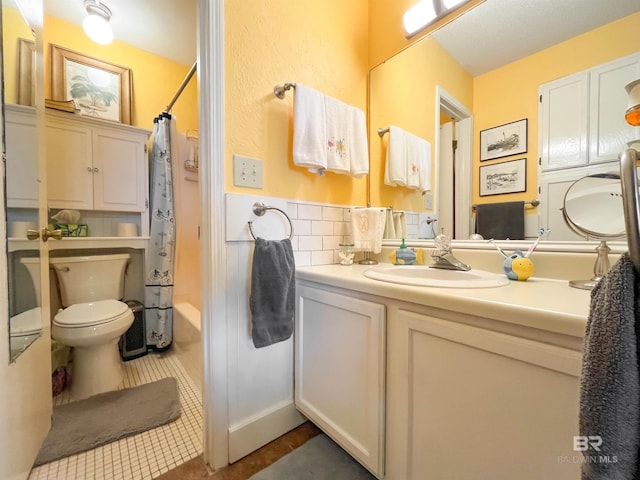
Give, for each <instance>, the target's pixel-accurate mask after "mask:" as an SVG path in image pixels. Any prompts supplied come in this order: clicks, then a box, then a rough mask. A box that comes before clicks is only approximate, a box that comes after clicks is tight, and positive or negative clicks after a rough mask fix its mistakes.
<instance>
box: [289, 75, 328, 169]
mask: <svg viewBox="0 0 640 480" xmlns="http://www.w3.org/2000/svg"><path fill="white" fill-rule="evenodd" d="M326 127H327V124H326V112H325V96H324V95H323V94H322V93H320V92H318V91H316V90H314V89H312V88H309V87H307V86H305V85H302V84H300V83H298V84H296V93H295V102H294V105H293V163H295V164H296V165H298V166H301V167H306V168H308V169H309V171H310V172H312V173H317V174H319V175H324V171H325V169H326V168H327V152H326V150H325V142H326V138H327V133H326Z"/></svg>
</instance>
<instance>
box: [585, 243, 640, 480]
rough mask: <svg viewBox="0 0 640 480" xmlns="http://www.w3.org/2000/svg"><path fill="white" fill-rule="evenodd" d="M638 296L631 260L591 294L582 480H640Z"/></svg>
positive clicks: (614, 269)
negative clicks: (639, 461)
mask: <svg viewBox="0 0 640 480" xmlns="http://www.w3.org/2000/svg"><path fill="white" fill-rule="evenodd" d="M637 294H638V277H637V274H636V272H635V270H634V267H633V263H632V262H631V260H630V258H629V255H628V254H624V255H623V256H622V257H621V258H620V260H618V262H617V263H616V264H615V265H614V266H613V267H612V268H611V270H610V271H609V273H608V274H607V275H606V276H605V277H604V278H603V279H602V280H601V281H600V283H599V284H598V285H597V286H596V287H595V288H594V289H593V291H592V292H591V305H590V312H589V318H588V321H587V327H586V332H585V338H584V353H583V359H582V378H581V385H580V435H582V436H583V438H582V445H580V447H582V448H578V450H583V449H584V451H583V452H582V453H583V454H584V460H585V462H584V463H582V479H583V480H605V479H606V480H615V479H620V480H623V479H629V480H631V479H636V478H640V476H639V469H638V448H639V447H640V401H639V395H640V387H639V381H638V376H639V374H638V371H639V370H638V344H637V340H638V325H637V320H640V316H639V314H640V311H639V309H638V295H637ZM584 437H588V438H584ZM587 460H588V461H587Z"/></svg>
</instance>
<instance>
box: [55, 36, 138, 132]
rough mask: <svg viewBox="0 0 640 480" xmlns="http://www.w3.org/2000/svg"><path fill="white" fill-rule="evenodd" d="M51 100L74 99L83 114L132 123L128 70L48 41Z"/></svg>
mask: <svg viewBox="0 0 640 480" xmlns="http://www.w3.org/2000/svg"><path fill="white" fill-rule="evenodd" d="M51 75H52V79H51V85H52V93H53V97H54V100H62V101H65V100H74V101H75V103H76V107H77V108H78V109H79V110H80V113H81V114H82V115H87V116H90V117H95V118H101V119H104V120H112V121H115V122H120V123H126V124H131V120H132V119H131V70H130V69H129V68H127V67H122V66H120V65H114V64H112V63H108V62H105V61H102V60H99V59H97V58H93V57H89V56H87V55H83V54H81V53H78V52H74V51H72V50H68V49H66V48H63V47H60V46H58V45H51Z"/></svg>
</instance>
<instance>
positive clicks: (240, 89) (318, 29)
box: [224, 0, 368, 205]
mask: <svg viewBox="0 0 640 480" xmlns="http://www.w3.org/2000/svg"><path fill="white" fill-rule="evenodd" d="M224 9H225V10H224V14H225V39H224V40H225V190H226V191H227V192H235V193H245V194H259V195H265V196H274V197H283V198H292V199H300V200H308V201H317V202H329V203H336V204H345V205H350V204H358V205H363V204H364V203H365V202H366V190H367V177H366V176H365V177H363V178H361V179H354V178H352V177H350V176H346V175H337V174H333V173H331V172H329V173H327V174H326V175H325V176H324V177H319V176H317V175H314V174H311V173H309V172H307V170H306V169H304V168H300V167H297V166H295V165H294V164H293V160H292V138H293V134H292V118H293V114H292V107H293V101H294V94H293V92H291V91H289V92H287V95H286V98H285V99H283V100H280V99H278V98H276V97H275V96H274V95H273V87H274V85H278V84H283V83H285V82H299V83H303V84H306V85H308V86H310V87H313V88H315V89H317V90H320V91H321V92H323V93H325V94H327V95H330V96H333V97H335V98H338V99H340V100H342V101H343V102H346V103H348V104H351V105H353V106H355V107H358V108H360V109H362V110H365V111H366V108H367V72H368V66H367V52H368V31H367V27H368V2H367V0H349V1H344V0H323V1H320V2H319V1H317V0H296V1H290V0H270V1H257V0H242V1H238V0H226V1H225V3H224ZM234 154H239V155H244V156H248V157H252V158H258V159H261V160H262V162H263V189H262V190H254V189H248V188H241V187H236V186H234V185H233V155H234Z"/></svg>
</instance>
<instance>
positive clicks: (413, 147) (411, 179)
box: [405, 132, 423, 189]
mask: <svg viewBox="0 0 640 480" xmlns="http://www.w3.org/2000/svg"><path fill="white" fill-rule="evenodd" d="M405 139H406V150H405V153H406V155H407V188H412V189H416V188H418V187H419V186H420V169H421V168H422V160H421V157H420V150H421V143H422V142H423V140H422V139H421V138H419V137H416V136H415V135H413V134H412V133H409V132H405Z"/></svg>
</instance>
